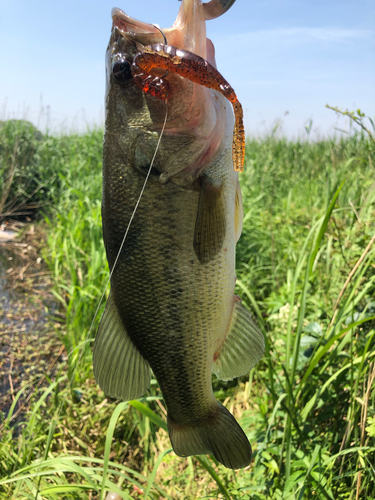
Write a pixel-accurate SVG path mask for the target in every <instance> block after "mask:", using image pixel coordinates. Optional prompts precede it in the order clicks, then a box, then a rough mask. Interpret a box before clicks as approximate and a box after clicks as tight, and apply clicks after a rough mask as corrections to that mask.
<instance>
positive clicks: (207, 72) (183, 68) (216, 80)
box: [132, 43, 245, 172]
mask: <svg viewBox="0 0 375 500" xmlns="http://www.w3.org/2000/svg"><path fill="white" fill-rule="evenodd" d="M156 68H162V69H165V70H167V71H172V72H173V73H176V74H177V75H180V76H183V77H184V78H188V79H189V80H191V81H192V82H195V83H198V84H199V85H203V86H204V87H208V88H210V89H214V90H217V91H218V92H220V93H221V94H223V96H224V97H226V98H227V99H228V100H229V101H230V102H231V103H232V106H233V110H234V115H235V125H234V132H233V166H234V170H236V171H238V172H242V170H243V164H244V159H245V130H244V126H243V110H242V106H241V104H240V103H239V101H238V99H237V96H236V94H235V92H234V90H233V89H232V87H231V86H230V85H229V83H228V82H227V81H226V80H225V78H223V77H222V76H221V74H220V73H219V72H218V71H217V69H216V68H214V67H213V66H212V64H210V63H209V62H208V61H206V60H205V59H203V58H202V57H199V56H197V55H196V54H193V53H192V52H189V51H187V50H181V49H178V48H176V47H172V46H171V45H164V44H161V43H158V44H156V45H151V46H147V47H144V49H143V51H142V52H139V53H138V54H136V56H135V57H134V60H133V65H132V74H133V77H134V81H135V83H136V84H137V85H138V86H139V87H140V88H141V89H142V90H143V91H144V92H146V93H147V94H150V95H152V96H154V97H157V98H158V99H160V100H162V101H167V100H168V97H169V96H170V93H171V89H170V85H169V83H168V81H167V80H164V79H163V77H160V76H155V75H152V73H151V72H152V70H153V69H156Z"/></svg>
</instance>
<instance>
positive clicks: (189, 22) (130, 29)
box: [112, 0, 236, 66]
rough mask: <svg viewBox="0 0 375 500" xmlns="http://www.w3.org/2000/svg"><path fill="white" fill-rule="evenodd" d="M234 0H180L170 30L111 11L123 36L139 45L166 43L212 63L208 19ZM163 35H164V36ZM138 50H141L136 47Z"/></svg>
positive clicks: (212, 56) (114, 10) (213, 59)
mask: <svg viewBox="0 0 375 500" xmlns="http://www.w3.org/2000/svg"><path fill="white" fill-rule="evenodd" d="M235 1H236V0H210V1H209V2H207V3H202V0H182V4H181V7H180V10H179V12H178V15H177V18H176V20H175V22H174V24H173V26H172V27H171V28H165V29H164V28H163V30H160V29H159V28H158V27H157V26H155V25H154V24H149V23H144V22H142V21H138V20H137V19H134V18H132V17H131V16H129V15H127V14H126V13H125V12H124V11H122V10H121V9H118V8H114V9H112V20H113V25H114V26H117V28H119V29H120V30H121V31H122V32H123V34H124V35H126V36H127V37H128V38H129V39H132V40H133V41H134V42H136V43H137V44H140V45H141V46H142V45H143V46H147V45H154V44H157V43H165V42H167V43H166V44H168V45H173V46H174V47H178V48H180V49H184V50H189V51H190V52H193V53H194V54H197V55H199V56H200V57H203V58H204V59H207V60H208V61H209V62H210V63H211V64H213V65H214V66H216V64H215V50H214V47H213V44H212V42H211V40H209V39H207V38H206V26H205V22H206V21H207V20H211V19H216V18H217V17H220V16H221V15H223V14H224V13H225V12H227V10H229V9H230V7H231V6H232V5H233V4H234V3H235ZM162 33H163V34H164V36H165V37H164V36H163V34H162ZM138 48H139V49H141V47H140V46H139V45H138Z"/></svg>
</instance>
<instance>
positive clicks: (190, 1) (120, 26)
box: [112, 0, 235, 172]
mask: <svg viewBox="0 0 375 500" xmlns="http://www.w3.org/2000/svg"><path fill="white" fill-rule="evenodd" d="M234 2H235V0H211V1H209V2H208V3H202V0H182V3H181V6H180V9H179V12H178V15H177V18H176V20H175V22H174V24H173V25H172V26H171V27H170V28H165V29H164V28H163V29H160V28H159V27H158V26H156V25H153V24H149V23H145V22H142V21H139V20H137V19H134V18H132V17H131V16H129V15H128V14H126V13H125V12H124V11H123V10H121V9H119V8H114V9H112V21H113V28H114V30H116V31H117V32H118V35H120V36H122V37H123V38H124V39H125V40H128V41H130V42H131V44H132V45H133V46H134V48H135V49H136V51H139V52H143V51H144V48H145V47H147V46H150V45H155V44H159V43H161V44H165V45H169V46H173V47H176V48H179V49H182V50H185V51H189V52H192V53H194V54H196V55H198V56H200V57H201V58H203V59H205V60H206V61H208V62H209V63H210V64H212V65H213V66H214V67H216V62H215V49H214V45H213V43H212V42H211V40H210V39H208V38H207V37H206V20H207V19H215V18H217V17H219V16H220V15H222V14H224V13H225V12H226V11H227V10H228V9H229V8H230V7H231V6H232V5H233V4H234ZM165 42H167V43H165ZM163 72H164V70H163ZM166 78H167V79H168V80H169V83H170V84H171V94H170V97H169V100H168V104H169V106H168V121H167V124H166V128H165V130H164V134H165V135H167V136H181V137H185V138H191V139H192V140H194V143H195V146H194V147H195V154H193V155H192V157H191V159H192V161H191V164H190V163H189V165H187V167H186V168H185V172H186V171H190V170H194V171H198V170H200V169H201V168H205V166H207V165H209V164H210V163H212V161H213V159H214V158H217V157H218V156H219V155H220V154H221V153H222V152H223V151H224V150H225V148H226V147H227V146H226V145H227V137H228V138H229V142H230V137H231V135H232V131H231V127H232V126H233V124H232V120H233V118H232V116H230V117H229V118H228V114H227V111H226V110H227V104H226V103H227V101H226V99H225V98H224V97H223V96H222V95H220V94H219V93H218V92H216V91H212V90H209V89H208V88H205V87H203V86H201V85H199V84H197V83H193V82H190V81H188V80H186V79H185V78H183V77H181V76H178V75H175V74H173V73H169V74H168V75H167V77H166ZM146 102H147V106H148V108H149V111H150V114H151V116H152V124H149V125H148V128H149V129H150V130H153V131H159V130H160V129H161V127H162V119H161V117H162V116H164V110H165V107H164V104H162V103H161V101H157V100H156V99H155V98H154V97H151V96H150V97H149V96H146ZM154 111H155V113H154ZM228 120H229V122H230V124H229V125H228ZM232 130H233V129H232ZM230 144H231V142H230ZM230 147H231V146H230Z"/></svg>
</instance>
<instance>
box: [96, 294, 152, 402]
mask: <svg viewBox="0 0 375 500" xmlns="http://www.w3.org/2000/svg"><path fill="white" fill-rule="evenodd" d="M93 363H94V375H95V379H96V381H97V383H98V384H99V386H100V388H101V389H102V390H103V391H104V392H105V394H108V395H109V396H111V397H114V398H117V399H122V400H123V401H127V400H129V399H137V398H139V397H141V396H143V395H144V393H145V392H146V390H147V389H148V387H149V385H150V379H151V371H150V366H149V364H148V362H147V361H146V360H145V359H144V358H143V356H142V355H141V354H140V353H139V351H138V350H137V348H136V347H135V345H134V344H133V342H132V341H131V339H130V337H129V335H128V334H127V332H126V330H125V328H124V326H123V323H122V320H121V317H120V315H119V313H118V310H117V307H116V304H115V302H114V300H113V296H112V294H110V295H109V298H108V301H107V305H106V308H105V311H104V314H103V317H102V319H101V322H100V325H99V328H98V332H97V334H96V339H95V344H94V353H93Z"/></svg>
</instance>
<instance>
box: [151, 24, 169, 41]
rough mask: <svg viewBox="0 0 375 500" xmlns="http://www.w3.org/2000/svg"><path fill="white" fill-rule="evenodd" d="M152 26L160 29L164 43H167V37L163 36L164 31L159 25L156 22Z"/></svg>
mask: <svg viewBox="0 0 375 500" xmlns="http://www.w3.org/2000/svg"><path fill="white" fill-rule="evenodd" d="M152 26H155V28H156V29H158V30H159V31H160V33H161V34H162V35H163V38H164V43H165V45H168V42H167V37H166V36H165V33H164V31H163V30H162V29H161V28H160V26H159V25H158V24H153V25H152Z"/></svg>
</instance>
